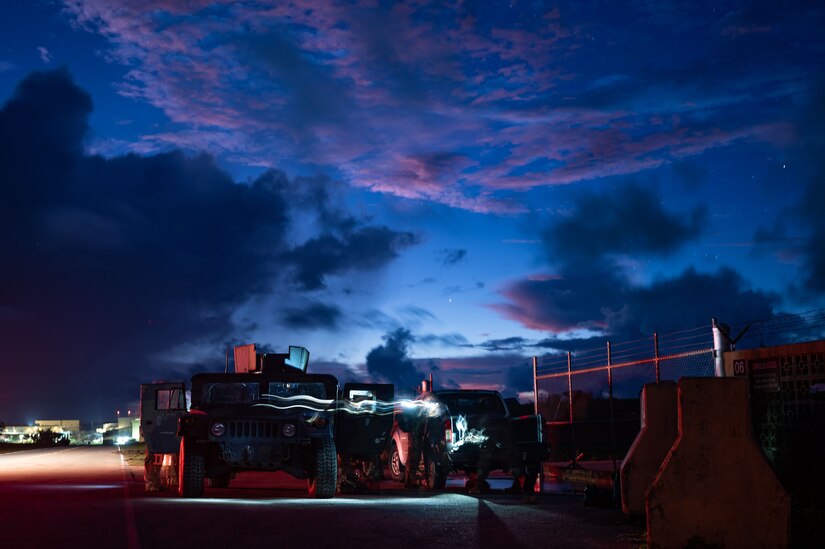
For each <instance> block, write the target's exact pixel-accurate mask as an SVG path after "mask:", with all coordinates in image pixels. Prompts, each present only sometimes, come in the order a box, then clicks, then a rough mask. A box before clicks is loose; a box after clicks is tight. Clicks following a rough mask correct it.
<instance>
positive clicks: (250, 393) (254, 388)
mask: <svg viewBox="0 0 825 549" xmlns="http://www.w3.org/2000/svg"><path fill="white" fill-rule="evenodd" d="M259 398H260V385H259V384H258V383H254V382H246V383H244V382H220V383H204V385H203V388H202V389H201V402H202V403H204V404H251V403H253V402H255V401H257V400H258V399H259Z"/></svg>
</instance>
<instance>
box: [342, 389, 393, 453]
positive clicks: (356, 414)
mask: <svg viewBox="0 0 825 549" xmlns="http://www.w3.org/2000/svg"><path fill="white" fill-rule="evenodd" d="M394 398H395V387H394V386H393V385H392V384H391V383H347V384H345V385H344V391H343V394H342V395H341V400H340V402H339V406H338V413H337V416H336V418H335V422H336V429H335V446H336V448H337V450H338V453H339V454H348V455H350V456H354V457H355V456H359V457H368V456H377V455H379V454H380V453H381V452H382V451H384V449H385V448H386V447H387V444H388V442H389V437H390V431H391V429H392V420H393V408H394V405H393V399H394Z"/></svg>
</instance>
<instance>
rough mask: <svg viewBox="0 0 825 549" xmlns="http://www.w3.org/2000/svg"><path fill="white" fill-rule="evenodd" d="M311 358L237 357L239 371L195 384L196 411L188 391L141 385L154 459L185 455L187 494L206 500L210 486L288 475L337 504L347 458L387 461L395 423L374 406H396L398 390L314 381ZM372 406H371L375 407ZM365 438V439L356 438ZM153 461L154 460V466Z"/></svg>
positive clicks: (246, 350)
mask: <svg viewBox="0 0 825 549" xmlns="http://www.w3.org/2000/svg"><path fill="white" fill-rule="evenodd" d="M308 362H309V352H308V351H307V350H306V349H304V348H303V347H290V352H289V353H287V354H275V353H257V352H255V350H254V346H244V347H239V348H236V350H235V373H203V374H196V375H195V376H193V377H192V383H191V406H190V409H189V410H188V411H187V410H186V406H185V398H184V391H185V387H184V384H183V383H161V384H148V385H142V386H141V428H142V431H143V435H144V438H145V440H146V444H147V454H149V455H150V456H151V455H153V454H171V453H177V454H178V479H177V484H178V493H179V494H180V495H181V496H183V497H200V496H202V495H203V493H204V480H208V482H209V484H210V486H212V487H215V488H225V487H228V486H229V483H230V482H231V479H232V478H233V477H234V475H235V474H237V473H239V472H243V471H284V472H286V473H289V474H291V475H292V476H294V477H296V478H305V479H307V487H308V491H309V494H310V496H312V497H317V498H330V497H333V496H334V495H335V492H336V488H337V482H338V455H337V454H338V451H337V449H336V446H340V447H341V448H345V449H346V452H347V453H348V454H355V455H358V456H371V455H378V454H380V453H381V451H382V449H383V448H384V446H385V445H386V442H387V440H388V437H389V431H390V429H391V427H392V417H391V416H385V415H380V414H376V413H373V412H374V411H375V410H376V409H377V407H378V406H377V405H375V404H374V405H373V406H372V408H370V406H369V404H370V401H373V402H378V401H383V400H387V401H391V400H392V398H393V389H392V385H389V386H387V385H384V384H354V385H353V387H356V389H351V388H350V385H345V386H344V390H343V392H342V394H341V395H340V398H339V394H338V380H337V379H336V378H335V377H334V376H332V375H328V374H308V373H306V369H307V365H308ZM365 405H366V406H365ZM356 434H357V435H358V436H355V435H356ZM147 463H148V460H147Z"/></svg>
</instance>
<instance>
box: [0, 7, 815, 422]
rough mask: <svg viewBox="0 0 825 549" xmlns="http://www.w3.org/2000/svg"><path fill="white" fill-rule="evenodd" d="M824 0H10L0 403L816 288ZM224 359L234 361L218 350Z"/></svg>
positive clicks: (465, 379) (712, 308) (670, 324)
mask: <svg viewBox="0 0 825 549" xmlns="http://www.w3.org/2000/svg"><path fill="white" fill-rule="evenodd" d="M823 28H825V7H823V5H822V3H821V2H802V1H799V2H794V1H788V2H776V1H748V2H730V1H725V0H717V1H713V2H681V1H673V2H668V1H656V2H644V1H641V0H636V1H627V2H618V1H617V2H605V1H586V0H584V1H583V0H572V1H570V2H538V1H536V2H516V1H514V2H512V3H509V2H499V1H493V0H490V1H480V2H457V3H453V2H449V3H444V4H440V3H429V2H406V3H396V2H380V1H379V2H375V1H369V0H367V1H360V0H356V1H353V2H343V3H332V2H301V1H296V2H265V1H255V2H234V1H233V2H207V1H205V0H188V1H182V0H181V1H173V0H119V1H113V0H65V1H62V2H61V1H57V0H32V1H25V2H3V4H2V7H0V376H1V377H0V420H4V421H6V422H7V423H9V424H21V423H28V422H31V421H33V420H34V419H50V418H80V419H83V420H104V419H109V418H112V417H114V415H115V410H118V409H120V410H126V409H128V408H131V409H132V410H134V409H135V407H136V405H135V401H136V400H137V398H138V394H139V393H138V390H139V388H138V386H139V384H140V383H144V382H151V381H155V380H179V379H188V378H189V377H190V376H191V375H192V374H193V373H196V372H199V371H222V370H223V368H224V363H225V356H226V349H227V348H228V347H231V346H232V345H235V344H241V343H252V342H254V343H257V344H258V345H259V347H262V348H264V349H268V350H272V351H276V352H285V351H286V349H287V346H288V345H290V344H292V345H304V346H306V347H308V348H309V350H310V352H311V353H312V359H311V363H310V369H311V371H315V372H328V373H332V374H335V375H336V376H338V377H339V379H340V380H341V381H347V380H368V379H371V380H375V381H389V382H394V383H395V384H396V387H397V391H402V392H403V391H404V390H409V388H410V387H412V386H413V385H415V384H416V383H417V382H418V381H419V380H420V379H422V378H423V376H424V375H426V374H428V373H430V372H432V373H433V374H434V376H435V380H436V385H437V386H440V387H481V388H496V389H500V390H502V392H504V393H505V396H514V395H516V394H517V393H518V392H523V391H528V390H531V389H532V381H531V369H530V366H529V357H530V356H533V355H543V354H545V353H552V352H554V350H558V349H570V348H574V349H575V348H589V347H593V346H596V345H601V342H603V341H604V340H605V338H609V339H611V341H627V340H634V339H638V338H640V337H645V336H650V335H651V334H652V332H654V331H658V332H659V333H668V332H670V331H676V330H680V329H687V328H694V327H697V326H703V325H709V324H710V319H711V317H717V318H719V319H720V320H722V321H724V322H728V323H732V324H733V323H743V322H747V321H751V320H759V319H766V318H770V317H772V316H774V315H776V314H781V313H799V312H803V311H809V310H812V309H817V308H822V307H825V299H823V298H825V180H824V179H823V175H825V174H824V173H823V167H824V166H823V164H824V163H825V78H823V76H825V71H823V68H824V67H825V33H823V31H822V29H823ZM230 367H231V365H230Z"/></svg>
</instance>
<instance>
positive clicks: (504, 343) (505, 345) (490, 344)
mask: <svg viewBox="0 0 825 549" xmlns="http://www.w3.org/2000/svg"><path fill="white" fill-rule="evenodd" d="M528 346H530V341H528V340H526V339H524V338H523V337H506V338H504V339H490V340H487V341H485V342H483V343H480V344H478V345H477V347H480V348H482V349H484V350H485V351H521V350H522V349H524V348H525V347H528Z"/></svg>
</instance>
